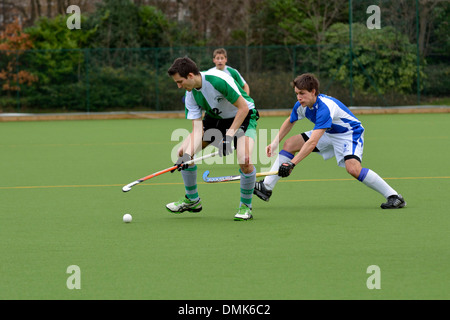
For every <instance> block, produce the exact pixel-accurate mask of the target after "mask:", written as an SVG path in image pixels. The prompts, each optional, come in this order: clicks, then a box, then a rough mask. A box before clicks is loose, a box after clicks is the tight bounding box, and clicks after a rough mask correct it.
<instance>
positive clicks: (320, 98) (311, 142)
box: [254, 73, 406, 209]
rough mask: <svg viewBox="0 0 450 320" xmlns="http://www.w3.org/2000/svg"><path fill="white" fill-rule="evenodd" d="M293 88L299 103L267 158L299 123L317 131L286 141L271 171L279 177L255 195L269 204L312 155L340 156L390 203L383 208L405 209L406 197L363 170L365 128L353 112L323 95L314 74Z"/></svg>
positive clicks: (339, 160)
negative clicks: (282, 181)
mask: <svg viewBox="0 0 450 320" xmlns="http://www.w3.org/2000/svg"><path fill="white" fill-rule="evenodd" d="M293 87H294V90H295V94H296V96H297V100H298V102H297V103H296V104H295V105H294V108H293V109H292V113H291V115H290V116H289V117H288V118H287V119H286V120H285V121H284V123H283V124H282V125H281V128H280V131H279V132H278V134H277V136H276V137H275V139H273V141H272V142H271V144H269V145H268V146H267V147H266V153H267V156H269V157H272V156H273V155H274V154H273V152H274V150H276V149H277V147H278V144H279V143H280V142H281V141H282V140H283V138H284V137H285V136H286V135H287V134H288V133H289V132H290V131H291V129H292V128H293V126H294V124H295V123H296V122H297V121H298V120H301V119H303V118H307V119H309V120H310V121H311V122H313V123H314V128H313V130H311V131H308V132H304V133H301V134H298V135H295V136H292V137H290V138H289V139H287V140H286V141H285V142H284V145H283V149H282V150H281V151H280V152H279V154H278V158H277V160H276V161H275V163H274V165H273V166H272V169H271V171H277V170H278V176H268V177H266V178H265V179H264V180H261V181H258V182H256V184H255V189H254V194H256V195H257V196H258V197H259V198H260V199H262V200H264V201H269V198H270V196H271V195H272V190H273V189H274V187H275V185H276V183H277V182H278V180H279V179H280V177H287V176H289V175H290V174H291V172H292V170H293V169H294V167H295V166H296V165H298V164H299V163H300V162H301V161H302V160H303V159H305V158H306V157H307V156H308V155H309V154H310V153H311V152H317V153H319V154H320V155H321V156H322V157H323V158H324V159H325V160H327V159H330V158H332V157H336V160H337V164H338V165H339V166H340V167H345V168H346V170H347V172H348V173H349V174H350V175H352V176H353V177H354V178H355V179H358V180H359V181H361V182H362V183H364V184H365V185H366V186H368V187H370V188H372V189H374V190H375V191H377V192H379V193H380V194H381V195H383V196H384V197H385V198H386V199H387V201H386V202H385V203H382V204H381V208H383V209H397V208H403V207H404V206H405V205H406V202H405V200H404V199H403V197H402V196H401V195H400V194H398V192H397V191H395V190H394V189H393V188H392V187H391V186H390V185H388V184H387V183H386V181H384V180H383V179H382V178H381V177H380V176H379V175H378V174H377V173H375V172H374V171H373V170H370V169H368V168H363V167H362V165H361V161H362V156H363V147H364V127H363V126H362V124H361V122H360V121H359V120H358V119H357V118H356V117H355V116H354V115H353V113H352V112H351V111H350V110H349V109H348V108H347V107H346V106H345V105H344V104H343V103H342V102H340V101H339V100H337V99H335V98H333V97H329V96H326V95H324V94H319V81H318V80H317V78H316V77H315V76H314V75H312V74H308V73H307V74H303V75H301V76H298V77H297V78H296V79H295V80H294V81H293Z"/></svg>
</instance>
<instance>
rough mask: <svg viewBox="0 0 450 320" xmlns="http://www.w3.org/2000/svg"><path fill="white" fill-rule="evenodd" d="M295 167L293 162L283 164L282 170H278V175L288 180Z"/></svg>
mask: <svg viewBox="0 0 450 320" xmlns="http://www.w3.org/2000/svg"><path fill="white" fill-rule="evenodd" d="M294 167H295V164H293V163H292V162H290V161H288V162H285V163H283V164H281V166H280V168H279V169H278V175H279V176H280V177H282V178H286V177H287V176H289V175H290V174H291V172H292V170H294Z"/></svg>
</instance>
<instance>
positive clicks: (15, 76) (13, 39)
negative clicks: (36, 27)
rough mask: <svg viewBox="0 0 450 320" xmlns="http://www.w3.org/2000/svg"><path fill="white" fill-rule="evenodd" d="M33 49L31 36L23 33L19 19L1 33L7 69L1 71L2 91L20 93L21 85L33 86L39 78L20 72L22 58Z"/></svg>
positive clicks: (26, 72)
mask: <svg viewBox="0 0 450 320" xmlns="http://www.w3.org/2000/svg"><path fill="white" fill-rule="evenodd" d="M32 47H33V43H32V42H31V40H30V39H29V35H28V34H26V33H25V32H23V31H22V26H21V25H20V23H19V19H16V20H15V22H14V23H11V24H9V25H7V26H6V29H5V31H2V32H1V33H0V51H2V50H4V57H6V61H5V63H6V67H5V68H4V69H2V70H0V80H3V85H2V90H4V91H7V92H8V93H10V92H11V91H20V89H21V88H20V85H21V84H25V85H31V84H32V83H33V82H36V81H37V80H38V78H37V77H36V76H35V75H33V74H31V73H30V72H28V71H26V70H20V66H21V62H20V56H21V55H22V54H23V53H24V51H25V50H27V49H30V48H32Z"/></svg>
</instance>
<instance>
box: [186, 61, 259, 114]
mask: <svg viewBox="0 0 450 320" xmlns="http://www.w3.org/2000/svg"><path fill="white" fill-rule="evenodd" d="M200 75H201V76H202V87H201V88H200V89H193V90H192V91H191V92H189V91H188V92H186V98H185V108H186V119H199V118H201V117H202V110H205V112H206V114H207V115H208V116H210V117H212V118H216V119H230V118H234V117H235V116H236V113H237V111H238V109H237V108H236V106H234V105H233V103H235V102H236V101H237V99H238V98H239V96H242V97H243V98H244V100H245V101H246V102H247V106H248V109H249V110H251V109H254V108H255V103H254V101H253V99H252V98H250V97H249V96H248V95H247V93H245V91H244V90H243V89H242V88H241V87H240V86H239V85H238V84H237V83H236V82H235V80H234V79H233V78H232V77H231V76H229V75H228V74H226V73H225V72H223V71H220V70H217V69H211V70H208V71H205V72H203V71H202V72H200Z"/></svg>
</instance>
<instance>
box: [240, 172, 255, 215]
mask: <svg viewBox="0 0 450 320" xmlns="http://www.w3.org/2000/svg"><path fill="white" fill-rule="evenodd" d="M239 172H240V173H241V202H240V204H239V206H242V204H245V205H246V206H247V207H249V208H250V209H251V208H252V197H253V189H254V188H255V182H256V168H255V167H253V171H252V172H251V173H243V172H242V171H241V169H239Z"/></svg>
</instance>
